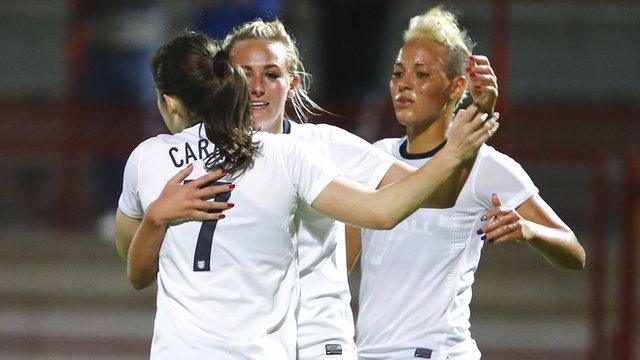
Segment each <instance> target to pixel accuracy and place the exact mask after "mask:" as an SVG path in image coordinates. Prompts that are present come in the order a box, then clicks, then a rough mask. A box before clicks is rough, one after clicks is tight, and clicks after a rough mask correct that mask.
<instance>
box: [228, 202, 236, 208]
mask: <svg viewBox="0 0 640 360" xmlns="http://www.w3.org/2000/svg"><path fill="white" fill-rule="evenodd" d="M234 206H236V204H232V203H227V208H229V209H230V208H232V207H234Z"/></svg>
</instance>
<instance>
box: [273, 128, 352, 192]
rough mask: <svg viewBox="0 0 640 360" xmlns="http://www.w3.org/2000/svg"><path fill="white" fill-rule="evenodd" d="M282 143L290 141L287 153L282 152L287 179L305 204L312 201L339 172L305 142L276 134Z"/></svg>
mask: <svg viewBox="0 0 640 360" xmlns="http://www.w3.org/2000/svg"><path fill="white" fill-rule="evenodd" d="M278 136H280V137H282V138H281V139H279V140H280V141H281V142H282V143H283V144H284V143H285V141H290V142H291V144H290V145H291V146H289V147H287V153H286V154H283V159H284V161H285V163H286V165H287V166H286V169H287V171H288V175H289V179H290V181H291V183H292V184H293V186H294V187H295V189H296V192H297V194H298V196H299V197H300V198H301V199H302V200H303V201H304V202H305V203H307V204H311V203H313V201H314V200H315V199H316V197H317V196H318V195H319V194H320V192H322V190H324V188H325V187H326V186H327V185H328V184H329V183H330V182H331V181H333V179H335V178H336V177H337V176H338V175H340V174H341V171H340V170H339V169H338V168H337V167H336V166H335V165H333V163H332V162H331V161H329V159H327V157H326V156H324V155H323V154H321V153H319V152H318V151H316V150H314V149H313V148H311V147H310V146H308V145H306V144H305V143H303V142H301V141H299V140H297V139H295V138H293V137H291V136H288V135H284V134H282V135H278Z"/></svg>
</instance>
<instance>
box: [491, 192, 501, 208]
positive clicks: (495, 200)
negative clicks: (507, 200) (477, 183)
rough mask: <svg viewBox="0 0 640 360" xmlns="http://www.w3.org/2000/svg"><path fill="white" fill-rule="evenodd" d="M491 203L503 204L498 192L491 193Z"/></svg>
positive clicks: (497, 205)
mask: <svg viewBox="0 0 640 360" xmlns="http://www.w3.org/2000/svg"><path fill="white" fill-rule="evenodd" d="M491 204H492V205H493V206H495V207H500V206H502V200H500V197H499V196H498V194H491Z"/></svg>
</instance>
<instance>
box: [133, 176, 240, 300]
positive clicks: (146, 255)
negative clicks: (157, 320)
mask: <svg viewBox="0 0 640 360" xmlns="http://www.w3.org/2000/svg"><path fill="white" fill-rule="evenodd" d="M192 170H193V165H191V164H190V165H189V166H187V167H186V168H184V169H183V170H181V171H180V172H178V173H177V174H176V175H175V176H174V177H172V178H171V179H169V181H168V182H167V184H166V185H165V187H164V189H163V190H162V192H161V193H160V196H158V198H157V199H156V200H155V201H154V202H152V203H151V204H150V205H149V207H147V210H146V212H145V214H144V217H143V218H142V221H141V222H140V225H139V226H138V228H137V231H136V232H135V235H134V236H133V239H132V241H131V243H130V246H129V248H128V262H127V274H128V276H129V281H131V284H132V285H133V287H134V288H135V289H136V290H141V289H144V288H146V287H147V286H149V285H151V284H152V283H153V282H154V281H155V278H156V274H157V273H158V257H159V254H160V247H161V246H162V242H163V241H164V237H165V235H166V232H167V229H168V227H169V226H172V225H178V224H181V223H184V222H187V221H206V220H219V219H222V218H224V215H223V214H222V213H221V211H223V210H226V209H228V208H230V207H232V206H233V205H231V204H230V203H226V202H212V201H208V199H211V198H213V197H214V196H215V195H216V194H220V193H225V192H228V191H231V190H232V188H233V187H231V186H230V185H211V184H210V183H211V182H213V181H215V180H217V179H219V178H220V177H222V176H223V175H224V173H223V171H222V170H218V171H215V172H212V173H209V174H206V175H204V176H201V177H199V178H198V179H195V180H193V181H191V182H189V183H187V184H182V182H183V181H184V179H186V178H187V176H189V174H190V173H191V171H192ZM213 211H215V212H213ZM123 250H124V248H123Z"/></svg>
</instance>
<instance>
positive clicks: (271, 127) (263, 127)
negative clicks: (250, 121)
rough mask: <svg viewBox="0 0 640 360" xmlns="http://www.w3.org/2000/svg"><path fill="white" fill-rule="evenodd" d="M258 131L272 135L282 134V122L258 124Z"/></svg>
mask: <svg viewBox="0 0 640 360" xmlns="http://www.w3.org/2000/svg"><path fill="white" fill-rule="evenodd" d="M258 130H259V131H262V132H268V133H272V134H282V132H283V127H282V120H280V121H269V122H268V123H265V124H260V125H259V126H258Z"/></svg>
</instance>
